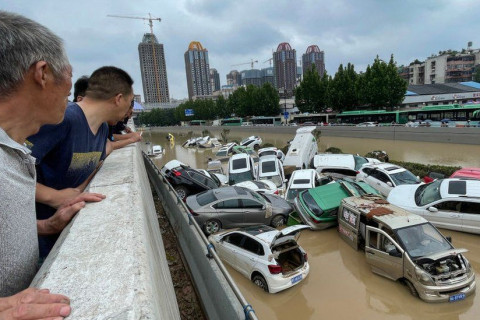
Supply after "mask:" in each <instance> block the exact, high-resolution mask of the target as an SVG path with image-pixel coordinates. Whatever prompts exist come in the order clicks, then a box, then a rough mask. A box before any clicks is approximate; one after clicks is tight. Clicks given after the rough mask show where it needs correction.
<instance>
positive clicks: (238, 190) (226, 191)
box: [206, 186, 254, 205]
mask: <svg viewBox="0 0 480 320" xmlns="http://www.w3.org/2000/svg"><path fill="white" fill-rule="evenodd" d="M206 192H213V193H214V194H215V197H216V198H217V199H218V200H222V199H228V198H233V197H235V198H238V197H240V196H241V197H244V198H252V199H253V198H254V197H253V196H252V194H251V192H252V191H251V190H249V189H247V188H243V187H238V186H227V187H222V188H217V189H211V190H209V191H206ZM215 201H216V200H215ZM207 205H208V204H207Z"/></svg>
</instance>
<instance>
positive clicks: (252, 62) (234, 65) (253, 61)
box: [232, 59, 258, 69]
mask: <svg viewBox="0 0 480 320" xmlns="http://www.w3.org/2000/svg"><path fill="white" fill-rule="evenodd" d="M254 63H258V60H253V59H251V61H250V62H244V63H239V64H232V67H236V66H243V65H244V64H249V65H250V66H251V67H252V69H253V64H254Z"/></svg>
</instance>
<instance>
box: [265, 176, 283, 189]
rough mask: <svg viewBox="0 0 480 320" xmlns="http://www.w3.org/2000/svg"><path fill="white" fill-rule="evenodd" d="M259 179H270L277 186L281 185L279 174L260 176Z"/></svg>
mask: <svg viewBox="0 0 480 320" xmlns="http://www.w3.org/2000/svg"><path fill="white" fill-rule="evenodd" d="M260 180H270V181H272V182H273V183H275V185H276V186H277V187H281V186H282V185H283V181H282V177H280V176H279V175H277V176H266V177H260Z"/></svg>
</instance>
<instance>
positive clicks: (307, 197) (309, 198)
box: [300, 191, 323, 217]
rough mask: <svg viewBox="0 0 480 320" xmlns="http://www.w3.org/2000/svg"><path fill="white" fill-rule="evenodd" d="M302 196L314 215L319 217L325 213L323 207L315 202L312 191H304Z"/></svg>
mask: <svg viewBox="0 0 480 320" xmlns="http://www.w3.org/2000/svg"><path fill="white" fill-rule="evenodd" d="M300 197H301V198H303V202H304V203H305V205H306V206H307V207H308V209H309V210H310V211H312V212H313V214H314V215H316V216H317V217H319V216H321V215H322V214H323V210H322V208H320V207H319V206H318V204H317V202H315V200H314V199H313V197H312V195H311V194H310V192H308V191H305V192H302V193H301V194H300Z"/></svg>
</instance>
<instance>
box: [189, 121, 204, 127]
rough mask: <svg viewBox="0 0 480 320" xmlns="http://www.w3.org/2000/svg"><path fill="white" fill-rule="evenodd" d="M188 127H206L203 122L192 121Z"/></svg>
mask: <svg viewBox="0 0 480 320" xmlns="http://www.w3.org/2000/svg"><path fill="white" fill-rule="evenodd" d="M190 125H191V126H204V125H206V121H205V120H192V121H190Z"/></svg>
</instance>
